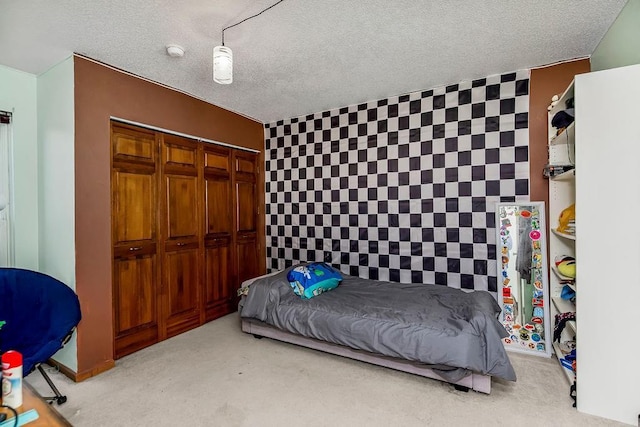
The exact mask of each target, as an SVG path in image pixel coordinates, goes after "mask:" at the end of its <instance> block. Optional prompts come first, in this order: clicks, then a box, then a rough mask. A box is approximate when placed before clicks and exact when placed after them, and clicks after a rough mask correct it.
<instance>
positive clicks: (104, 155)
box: [74, 56, 265, 378]
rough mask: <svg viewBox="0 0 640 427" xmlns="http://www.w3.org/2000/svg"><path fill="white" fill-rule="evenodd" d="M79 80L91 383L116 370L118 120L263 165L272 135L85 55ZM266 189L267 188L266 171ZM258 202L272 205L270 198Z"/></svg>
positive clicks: (81, 347)
mask: <svg viewBox="0 0 640 427" xmlns="http://www.w3.org/2000/svg"><path fill="white" fill-rule="evenodd" d="M74 79H75V133H76V135H75V138H76V139H75V186H76V187H75V192H76V197H75V198H76V206H75V209H76V211H75V214H76V230H75V233H76V290H77V293H78V296H79V298H80V304H81V306H82V313H83V319H82V321H81V322H80V325H79V326H78V372H77V374H78V375H77V377H80V378H88V377H89V376H90V375H91V372H99V371H101V370H103V369H102V368H103V367H105V366H109V365H110V366H113V330H112V329H113V326H112V325H113V315H112V306H111V301H112V283H111V281H112V277H111V274H112V273H111V271H112V270H111V262H112V261H111V260H112V254H111V190H110V176H111V175H110V174H111V160H110V139H109V138H110V126H109V121H110V118H111V117H112V116H113V117H118V118H122V119H127V120H132V121H135V122H139V123H143V124H147V125H152V126H157V127H161V128H164V129H169V130H172V131H177V132H181V133H185V134H189V135H195V136H198V137H202V138H206V139H211V140H215V141H220V142H224V143H228V144H233V145H237V146H240V147H246V148H252V149H255V150H259V151H260V155H259V160H258V162H259V163H258V164H260V165H262V164H264V153H263V151H264V134H263V127H262V123H260V122H257V121H254V120H251V119H248V118H246V117H244V116H241V115H239V114H235V113H233V112H230V111H227V110H224V109H222V108H220V107H217V106H214V105H211V104H208V103H206V102H204V101H201V100H198V99H195V98H192V97H190V96H188V95H185V94H183V93H180V92H177V91H175V90H172V89H169V88H166V87H163V86H160V85H157V84H154V83H151V82H148V81H145V80H142V79H140V78H137V77H135V76H132V75H130V74H126V73H123V72H120V71H118V70H115V69H113V68H110V67H107V66H104V65H102V64H99V63H96V62H94V61H91V60H87V59H85V58H82V57H79V56H76V57H75V59H74ZM211 84H212V85H213V84H214V83H213V82H211ZM258 188H264V175H263V174H262V173H261V174H260V182H259V183H258ZM257 197H258V200H257V203H258V205H259V206H264V192H262V191H259V192H258V194H257ZM260 213H261V215H260V219H259V221H260V224H258V230H259V233H260V234H259V236H258V241H259V242H261V245H260V247H261V253H260V255H259V260H260V263H261V265H260V266H259V268H260V270H259V271H264V269H265V266H264V262H265V261H264V260H265V255H264V243H263V242H264V209H263V208H261V209H260Z"/></svg>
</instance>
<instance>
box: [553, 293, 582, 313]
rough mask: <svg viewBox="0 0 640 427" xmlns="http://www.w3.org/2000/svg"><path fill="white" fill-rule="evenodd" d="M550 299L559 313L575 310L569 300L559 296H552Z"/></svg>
mask: <svg viewBox="0 0 640 427" xmlns="http://www.w3.org/2000/svg"><path fill="white" fill-rule="evenodd" d="M551 301H553V305H555V306H556V309H557V310H558V311H559V312H560V313H567V312H570V311H572V312H575V311H576V306H575V304H573V303H572V302H571V301H569V300H566V299H562V298H560V297H553V298H551Z"/></svg>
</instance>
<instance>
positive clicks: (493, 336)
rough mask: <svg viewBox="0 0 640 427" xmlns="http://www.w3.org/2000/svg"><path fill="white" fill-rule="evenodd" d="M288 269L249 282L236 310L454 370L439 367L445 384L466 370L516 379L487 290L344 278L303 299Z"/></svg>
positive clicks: (287, 327) (300, 331)
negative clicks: (294, 288)
mask: <svg viewBox="0 0 640 427" xmlns="http://www.w3.org/2000/svg"><path fill="white" fill-rule="evenodd" d="M287 271H288V269H287V270H284V271H282V272H280V273H277V274H274V275H270V276H266V277H262V278H258V279H256V280H255V281H253V282H252V283H250V288H249V290H248V294H247V296H246V297H245V298H244V300H243V301H242V304H241V309H240V315H241V316H242V317H247V318H253V319H258V320H260V321H263V322H265V323H267V324H269V325H272V326H275V327H277V328H279V329H282V330H285V331H288V332H292V333H295V334H299V335H303V336H305V337H310V338H316V339H319V340H323V341H328V342H331V343H335V344H340V345H345V346H348V347H351V348H354V349H358V350H365V351H369V352H372V353H377V354H381V355H384V356H390V357H397V358H402V359H406V360H411V361H417V362H421V363H424V364H428V365H445V366H447V367H452V368H459V369H453V370H444V371H442V372H441V374H442V375H443V376H444V377H445V378H447V379H448V380H449V381H457V380H458V379H460V378H462V377H464V376H465V375H468V374H470V371H475V372H478V373H482V374H487V375H492V376H496V377H500V378H503V379H506V380H510V381H515V380H516V375H515V372H514V370H513V367H512V366H511V363H510V361H509V358H508V356H507V353H506V351H505V349H504V345H503V344H502V341H501V338H503V337H505V336H507V334H506V332H505V330H504V328H503V327H502V325H501V324H500V323H499V322H498V320H497V316H498V314H499V312H500V307H499V305H498V304H497V303H496V302H495V300H494V299H493V297H492V296H491V295H490V294H489V293H488V292H483V291H475V292H470V293H467V292H464V291H461V290H458V289H453V288H448V287H446V286H437V285H425V284H401V283H390V282H382V281H374V280H367V279H360V278H357V277H352V276H347V275H343V276H344V279H343V280H342V282H341V283H340V286H338V287H337V288H336V289H334V290H332V291H329V292H325V293H323V294H321V295H318V296H316V297H314V298H311V299H308V300H304V299H301V298H300V297H299V296H297V295H295V294H294V292H293V290H292V288H291V286H290V285H289V283H288V281H287V276H286V273H287ZM245 286H246V285H245Z"/></svg>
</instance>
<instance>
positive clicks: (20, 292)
mask: <svg viewBox="0 0 640 427" xmlns="http://www.w3.org/2000/svg"><path fill="white" fill-rule="evenodd" d="M80 319H81V313H80V302H79V301H78V296H77V295H76V294H75V292H74V291H73V290H72V289H71V288H69V287H68V286H67V285H65V284H64V283H62V282H60V281H59V280H57V279H54V278H53V277H51V276H48V275H46V274H43V273H38V272H35V271H31V270H25V269H20V268H0V321H4V322H6V323H5V324H4V325H3V326H2V328H0V354H2V353H4V352H5V351H8V350H15V351H18V352H20V353H22V356H23V366H22V369H23V376H27V375H29V374H30V373H31V372H32V371H34V370H35V369H37V370H38V371H40V373H41V374H42V376H43V377H44V379H45V380H46V381H47V384H49V386H50V387H51V390H53V392H54V394H55V396H53V397H47V398H45V399H47V400H48V401H50V402H52V401H56V402H57V403H58V405H61V404H63V403H64V402H66V401H67V397H66V396H63V395H62V394H61V393H60V392H59V391H58V389H57V387H56V386H55V385H54V383H53V381H52V380H51V378H50V377H49V375H47V373H46V372H45V370H44V369H43V368H42V366H41V364H42V363H46V362H47V361H48V360H49V359H50V358H51V356H53V355H54V354H55V353H56V352H57V351H58V350H60V349H61V348H62V347H63V346H64V345H65V344H66V343H67V342H68V341H69V339H70V338H71V335H72V333H73V331H74V330H75V328H76V326H77V325H78V323H79V322H80Z"/></svg>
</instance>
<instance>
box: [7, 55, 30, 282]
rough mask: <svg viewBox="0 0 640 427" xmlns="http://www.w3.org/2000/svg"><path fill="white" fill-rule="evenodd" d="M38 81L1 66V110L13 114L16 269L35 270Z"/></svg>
mask: <svg viewBox="0 0 640 427" xmlns="http://www.w3.org/2000/svg"><path fill="white" fill-rule="evenodd" d="M36 86H37V80H36V76H34V75H32V74H27V73H23V72H21V71H18V70H14V69H11V68H7V67H4V66H1V65H0V110H4V111H9V112H12V113H13V118H12V129H13V141H12V145H13V164H12V169H13V170H12V175H13V182H14V193H13V197H14V199H13V200H14V205H13V208H14V218H13V220H14V222H13V227H14V228H13V233H14V241H15V247H14V259H15V266H16V267H20V268H27V269H31V270H37V269H38V137H37V135H38V134H37V132H38V131H37V120H38V116H37V95H36V92H37V89H36Z"/></svg>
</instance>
